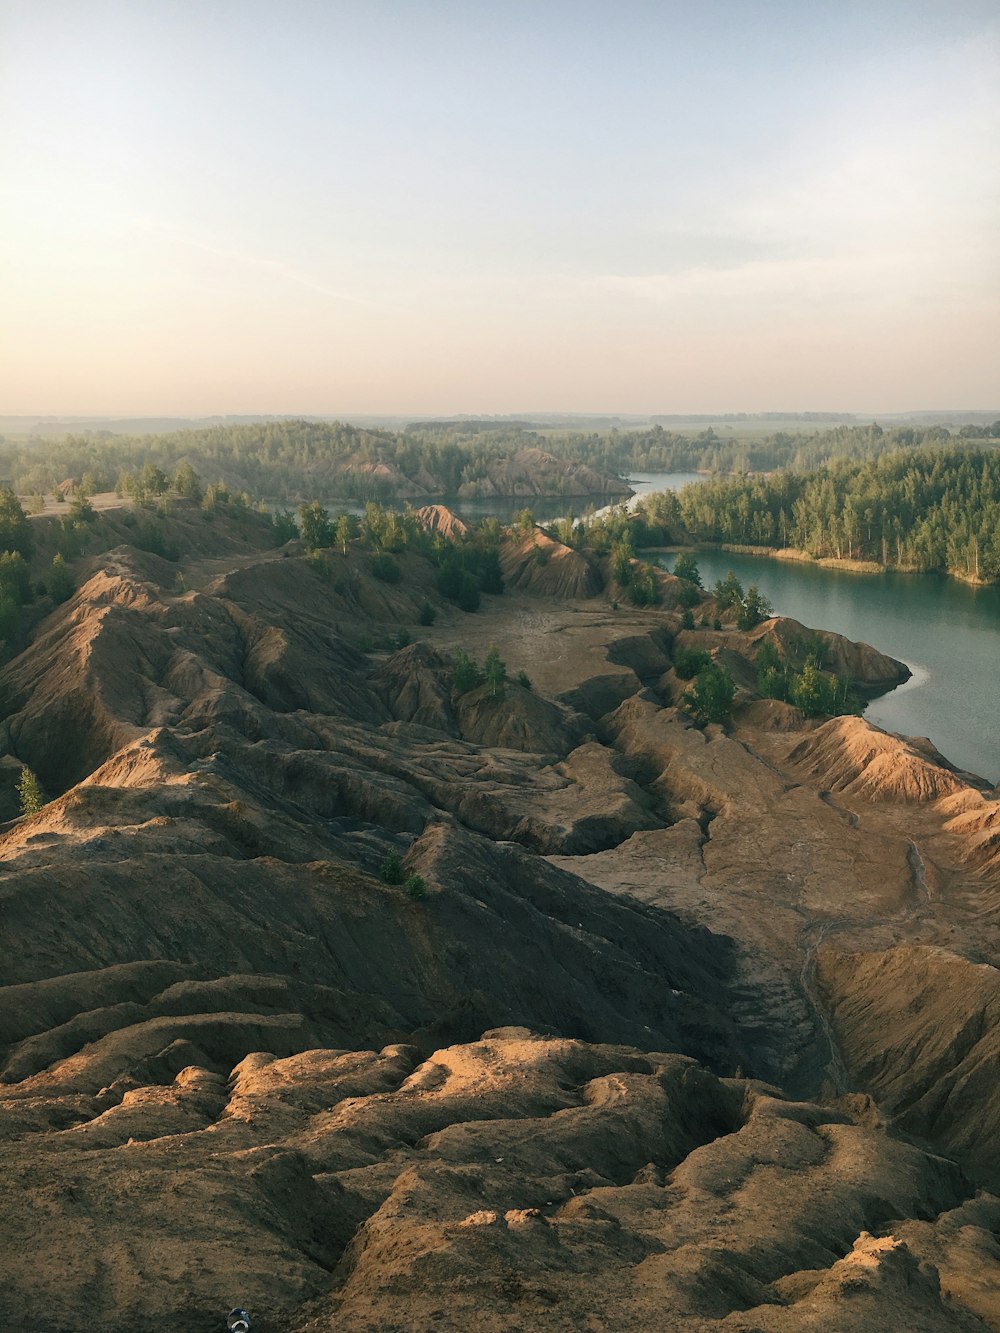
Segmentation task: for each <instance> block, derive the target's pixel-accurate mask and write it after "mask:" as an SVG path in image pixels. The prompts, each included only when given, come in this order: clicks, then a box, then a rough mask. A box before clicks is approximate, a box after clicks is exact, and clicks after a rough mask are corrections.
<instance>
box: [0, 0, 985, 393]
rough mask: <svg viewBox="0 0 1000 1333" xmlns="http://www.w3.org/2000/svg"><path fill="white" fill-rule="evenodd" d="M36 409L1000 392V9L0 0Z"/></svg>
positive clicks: (13, 245) (9, 340) (19, 309)
mask: <svg viewBox="0 0 1000 1333" xmlns="http://www.w3.org/2000/svg"><path fill="white" fill-rule="evenodd" d="M0 240H2V244H0V413H19V412H23V413H30V412H51V413H91V414H101V413H116V414H122V415H125V414H136V413H142V414H156V413H164V414H199V413H212V412H244V413H253V412H275V413H282V412H303V413H310V412H313V413H340V414H343V415H349V414H350V413H352V412H357V413H360V412H386V413H389V412H511V411H514V412H516V411H529V410H537V411H541V410H573V411H609V412H610V411H619V412H629V411H633V412H656V411H660V412H698V411H704V412H711V411H739V410H746V411H759V410H765V409H775V408H777V409H786V410H794V409H825V408H833V409H842V410H856V411H878V410H882V411H890V410H905V409H916V408H934V407H942V408H949V407H968V408H977V407H978V408H990V409H992V408H994V407H998V406H1000V5H998V3H997V0H984V2H983V3H976V2H975V0H947V3H945V2H942V3H936V2H933V3H931V2H922V0H898V2H894V0H864V2H863V3H852V2H851V0H812V2H809V0H787V2H783V0H766V2H763V0H762V2H760V3H754V0H684V3H671V2H670V0H660V2H659V3H642V2H641V0H614V3H604V2H603V0H601V2H598V0H566V2H565V3H564V2H562V0H526V2H524V3H520V2H519V0H504V2H503V3H498V2H497V0H493V2H492V3H480V2H479V0H316V2H315V3H312V2H311V0H283V2H282V3H279V2H278V0H266V3H265V2H262V0H127V2H125V0H121V2H119V3H111V2H109V0H0Z"/></svg>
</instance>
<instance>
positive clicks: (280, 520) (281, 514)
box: [271, 509, 299, 546]
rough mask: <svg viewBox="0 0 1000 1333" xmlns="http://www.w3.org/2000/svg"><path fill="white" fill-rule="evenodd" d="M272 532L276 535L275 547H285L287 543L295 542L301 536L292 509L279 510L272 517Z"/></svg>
mask: <svg viewBox="0 0 1000 1333" xmlns="http://www.w3.org/2000/svg"><path fill="white" fill-rule="evenodd" d="M271 530H272V532H273V533H274V544H275V546H284V544H285V542H293V541H294V540H295V538H296V537H297V536H298V535H299V528H298V524H297V523H296V522H295V515H294V514H293V513H292V511H291V510H290V509H278V510H276V511H275V513H274V514H272V515H271Z"/></svg>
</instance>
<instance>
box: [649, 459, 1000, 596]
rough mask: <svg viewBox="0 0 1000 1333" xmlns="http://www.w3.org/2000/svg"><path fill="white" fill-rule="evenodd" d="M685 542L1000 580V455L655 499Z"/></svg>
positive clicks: (837, 468) (655, 518)
mask: <svg viewBox="0 0 1000 1333" xmlns="http://www.w3.org/2000/svg"><path fill="white" fill-rule="evenodd" d="M641 508H642V512H643V515H644V519H645V521H646V522H647V523H650V522H653V523H658V524H661V525H663V526H664V527H665V528H666V529H668V530H669V531H671V533H672V534H673V535H674V537H675V539H679V538H680V537H681V536H682V535H683V536H684V537H685V538H687V539H689V540H692V541H696V542H697V541H706V542H720V543H728V544H732V545H741V546H762V547H774V548H781V547H793V548H796V549H799V550H802V551H806V552H807V553H808V554H809V555H812V556H815V557H817V558H819V557H832V558H834V559H838V560H842V559H848V560H863V561H872V562H874V563H876V564H879V565H882V566H895V567H896V568H900V569H909V570H916V571H922V572H923V571H932V570H940V571H947V572H951V573H955V574H959V575H961V576H964V577H967V578H971V579H979V580H982V581H986V582H990V581H994V580H996V579H998V578H1000V451H998V450H994V449H982V448H975V447H971V446H969V447H964V448H963V447H953V448H951V449H947V450H940V449H919V450H914V451H912V452H910V451H903V452H900V451H897V452H895V453H891V454H885V455H883V456H881V457H878V458H875V459H873V460H871V461H866V462H856V461H848V460H841V461H837V462H833V463H830V464H827V465H826V466H825V467H823V468H820V469H819V470H817V471H815V472H812V473H805V474H803V473H797V472H792V471H783V472H778V473H775V474H774V475H770V476H743V477H730V478H717V479H713V480H711V481H706V482H703V483H700V484H698V485H694V486H689V487H686V488H685V489H684V490H683V491H681V492H679V493H676V494H675V493H671V492H664V493H661V494H658V495H654V496H649V497H646V498H645V499H644V500H643V502H642V506H641Z"/></svg>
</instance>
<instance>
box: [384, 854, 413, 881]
mask: <svg viewBox="0 0 1000 1333" xmlns="http://www.w3.org/2000/svg"><path fill="white" fill-rule="evenodd" d="M378 874H379V879H381V881H382V883H383V884H402V882H403V880H404V879H405V878H406V871H405V870H404V869H403V862H402V858H401V857H400V855H399V852H395V851H393V852H389V853H388V855H387V856H386V858H385V860H384V861H383V862H382V865H381V867H380V869H379V872H378Z"/></svg>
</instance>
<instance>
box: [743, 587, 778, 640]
mask: <svg viewBox="0 0 1000 1333" xmlns="http://www.w3.org/2000/svg"><path fill="white" fill-rule="evenodd" d="M772 615H774V607H773V606H772V605H771V603H770V602H769V601H768V600H767V598H766V597H764V596H763V594H762V593H761V592H760V591H759V590H758V588H757V585H756V584H754V583H751V585H750V587H749V588H748V589H747V594H746V596H745V597H744V598H743V601H742V602H741V603H740V604H739V610H738V611H737V613H736V628H737V629H741V630H750V629H753V628H754V627H755V626H756V625H759V624H760V623H761V622H762V621H764V620H767V618H768V617H769V616H772Z"/></svg>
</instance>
